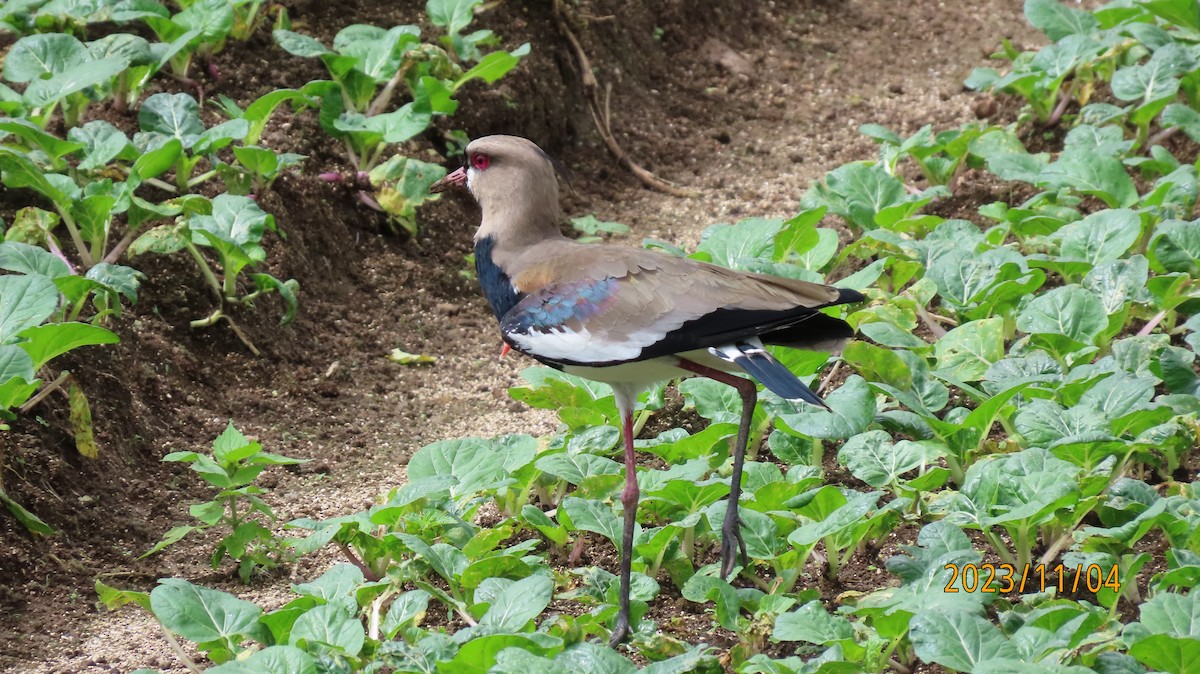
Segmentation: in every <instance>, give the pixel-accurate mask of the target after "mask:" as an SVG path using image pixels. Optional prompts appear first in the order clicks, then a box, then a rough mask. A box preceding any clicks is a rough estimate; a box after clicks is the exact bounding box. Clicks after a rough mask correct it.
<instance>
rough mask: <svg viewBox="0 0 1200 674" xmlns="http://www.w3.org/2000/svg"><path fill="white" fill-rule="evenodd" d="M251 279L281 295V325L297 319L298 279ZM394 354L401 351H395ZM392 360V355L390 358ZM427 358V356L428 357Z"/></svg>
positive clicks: (262, 276)
mask: <svg viewBox="0 0 1200 674" xmlns="http://www.w3.org/2000/svg"><path fill="white" fill-rule="evenodd" d="M250 279H251V280H252V281H254V287H255V288H257V289H258V290H260V291H262V292H269V291H272V290H274V291H275V292H277V293H279V297H281V298H282V299H283V307H284V309H283V314H282V315H280V317H279V324H280V325H289V324H290V323H291V322H292V321H294V320H295V319H296V311H297V309H299V307H300V304H299V300H297V299H296V293H297V292H299V290H300V283H299V281H297V280H296V279H288V280H286V281H280V280H279V279H277V278H275V277H274V276H271V275H270V274H262V273H257V274H251V275H250ZM392 351H393V353H395V352H396V351H399V349H393V350H392ZM388 357H389V358H391V355H389V356H388ZM426 357H427V356H426Z"/></svg>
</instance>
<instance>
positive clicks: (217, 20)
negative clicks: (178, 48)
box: [172, 0, 234, 43]
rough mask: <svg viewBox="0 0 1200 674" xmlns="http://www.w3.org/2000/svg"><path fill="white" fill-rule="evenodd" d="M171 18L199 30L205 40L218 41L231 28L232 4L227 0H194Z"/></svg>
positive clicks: (188, 27)
mask: <svg viewBox="0 0 1200 674" xmlns="http://www.w3.org/2000/svg"><path fill="white" fill-rule="evenodd" d="M172 20H173V21H174V22H176V23H177V24H179V25H180V26H182V27H184V28H187V29H189V30H194V31H197V32H199V34H200V36H201V37H202V38H203V40H204V41H205V42H214V43H219V42H222V41H224V40H225V38H226V36H228V35H229V30H230V29H231V28H233V21H234V16H233V5H232V4H231V3H229V2H228V0H195V1H194V2H191V3H188V4H187V8H186V9H184V10H183V11H182V12H180V13H178V14H176V15H175V16H174V17H172Z"/></svg>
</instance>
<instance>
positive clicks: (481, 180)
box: [429, 136, 561, 239]
mask: <svg viewBox="0 0 1200 674" xmlns="http://www.w3.org/2000/svg"><path fill="white" fill-rule="evenodd" d="M556 172H561V171H560V169H559V168H558V167H557V165H556V164H555V163H554V161H553V160H551V159H550V157H549V156H548V155H547V154H546V153H545V152H543V151H542V149H541V148H540V147H538V146H537V145H536V144H534V143H533V142H532V141H530V140H527V139H525V138H520V137H518V136H484V137H483V138H477V139H475V140H473V141H471V143H470V144H469V145H467V162H466V165H465V166H463V167H462V168H460V169H458V170H457V171H454V172H453V173H451V174H450V175H448V176H446V177H445V178H442V179H441V180H439V181H437V182H436V183H434V184H433V185H432V186H431V187H430V188H429V191H430V192H442V191H445V190H447V189H449V188H450V187H461V186H463V185H465V186H466V187H467V189H468V190H470V192H471V195H472V196H473V197H475V201H477V202H479V207H480V208H481V209H482V210H483V222H482V224H481V225H480V227H479V232H478V233H477V234H476V238H477V239H478V238H482V237H484V236H489V235H499V236H504V237H514V236H520V235H521V234H540V233H548V232H557V231H558V220H559V207H558V180H557V179H556V177H555V174H556Z"/></svg>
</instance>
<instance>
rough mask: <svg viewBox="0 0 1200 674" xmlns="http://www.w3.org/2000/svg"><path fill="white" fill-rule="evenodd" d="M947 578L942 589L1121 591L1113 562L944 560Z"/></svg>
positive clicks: (964, 590) (960, 590)
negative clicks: (988, 562)
mask: <svg viewBox="0 0 1200 674" xmlns="http://www.w3.org/2000/svg"><path fill="white" fill-rule="evenodd" d="M942 568H944V569H949V570H950V581H949V582H947V583H946V588H945V589H944V590H943V592H992V593H995V594H1008V593H1010V592H1014V591H1015V592H1017V593H1019V594H1025V593H1027V592H1045V591H1046V590H1047V589H1049V588H1056V589H1057V590H1058V591H1059V592H1068V591H1069V592H1072V593H1075V592H1079V591H1080V590H1084V591H1087V592H1090V593H1092V594H1096V593H1097V592H1099V591H1100V590H1103V589H1105V588H1108V589H1110V590H1112V591H1113V592H1120V591H1121V572H1120V569H1119V568H1118V567H1117V566H1116V565H1115V564H1113V565H1104V566H1102V565H1100V564H1086V565H1085V564H1076V565H1075V566H1066V565H1064V564H1055V565H1053V566H1051V565H1047V564H1025V565H1023V566H1020V567H1018V566H1016V565H1013V564H947V565H945V566H944V567H942Z"/></svg>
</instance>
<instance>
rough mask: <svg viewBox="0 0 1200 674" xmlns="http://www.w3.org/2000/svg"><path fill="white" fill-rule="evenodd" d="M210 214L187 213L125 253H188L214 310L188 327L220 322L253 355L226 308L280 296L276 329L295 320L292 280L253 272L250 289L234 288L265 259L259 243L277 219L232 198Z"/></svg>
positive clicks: (216, 203) (225, 197)
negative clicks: (213, 259) (211, 260)
mask: <svg viewBox="0 0 1200 674" xmlns="http://www.w3.org/2000/svg"><path fill="white" fill-rule="evenodd" d="M205 205H209V204H207V203H206V204H205ZM210 208H211V212H201V211H199V210H198V211H196V212H190V213H188V214H187V216H186V217H185V218H184V219H183V220H182V221H181V222H176V223H172V224H166V225H159V226H158V227H155V228H153V229H151V230H149V231H147V232H146V233H145V234H143V235H142V236H141V237H139V238H138V239H137V240H136V241H134V242H133V244H132V245H131V246H130V249H129V252H130V255H140V254H142V253H158V254H169V253H175V252H178V251H181V250H186V251H187V252H188V254H189V255H190V256H191V257H192V260H193V261H195V263H196V266H197V267H198V268H199V270H200V273H201V275H202V276H203V278H204V280H205V282H206V283H207V285H208V288H209V290H210V291H212V295H213V299H214V303H215V304H216V308H215V309H213V311H212V312H211V313H210V314H209V315H208V316H206V317H204V318H199V319H196V320H194V321H192V327H193V328H201V327H205V326H209V325H213V324H215V323H216V322H218V321H220V320H222V319H223V320H225V321H226V322H227V323H229V325H230V327H232V328H233V330H234V332H235V333H236V334H237V335H238V338H239V339H241V340H242V342H243V343H244V344H245V345H246V347H247V348H249V349H250V350H251V351H252V352H253V353H255V354H256V355H257V353H258V349H257V348H255V347H254V345H253V343H251V341H250V339H249V338H248V337H247V336H246V335H245V333H243V332H242V331H241V329H240V328H239V327H238V326H237V323H236V322H234V320H233V317H232V316H230V315H229V313H228V310H229V307H232V306H251V305H252V304H253V302H254V300H256V299H258V298H259V297H261V296H263V295H265V294H269V293H273V292H274V293H278V295H279V297H280V298H281V299H282V300H283V302H284V311H283V315H282V316H281V318H280V323H281V324H284V325H286V324H287V323H290V322H291V321H292V320H293V319H294V318H295V317H296V309H297V306H298V305H297V300H296V292H297V291H298V290H299V288H300V284H299V283H297V282H296V280H295V279H288V280H287V281H280V280H279V279H277V278H275V277H274V276H272V275H270V274H268V273H266V272H253V273H249V274H248V276H249V280H250V281H251V282H252V283H253V285H254V289H253V290H251V291H249V292H243V291H242V290H241V289H240V288H239V286H238V279H239V278H240V277H241V275H242V272H244V271H247V270H248V269H251V268H253V267H254V266H255V265H257V264H259V263H261V262H263V261H264V260H265V259H266V251H264V250H263V248H262V238H263V235H264V234H266V232H267V230H271V231H275V218H274V217H273V216H271V215H270V214H268V213H267V212H266V211H263V210H262V209H261V208H259V207H258V204H257V203H255V201H254V200H253V199H250V198H249V197H243V196H235V195H231V194H221V195H219V196H217V197H216V198H215V199H213V200H212V202H211V204H210ZM204 210H207V209H204ZM202 247H203V248H208V249H211V250H212V251H213V253H215V254H216V256H217V259H218V261H219V267H217V269H215V270H214V268H213V266H212V265H211V264H209V262H208V260H207V259H206V258H205V256H204V255H203V254H202V253H201V252H200V248H202Z"/></svg>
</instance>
